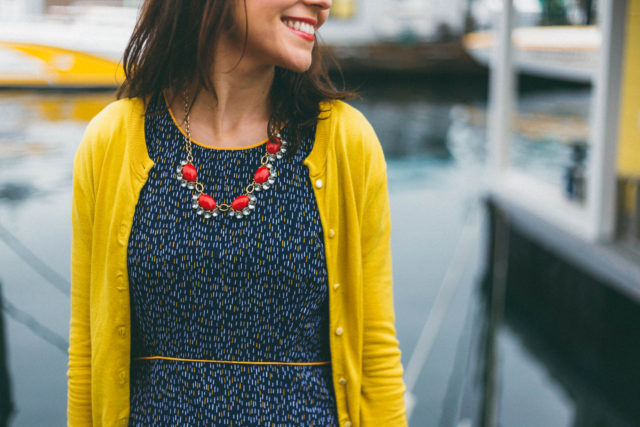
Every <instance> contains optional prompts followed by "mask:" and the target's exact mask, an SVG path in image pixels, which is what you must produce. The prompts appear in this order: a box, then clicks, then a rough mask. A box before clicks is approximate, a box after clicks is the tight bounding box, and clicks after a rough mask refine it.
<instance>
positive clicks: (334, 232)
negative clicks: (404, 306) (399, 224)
mask: <svg viewBox="0 0 640 427" xmlns="http://www.w3.org/2000/svg"><path fill="white" fill-rule="evenodd" d="M176 4H179V6H176ZM330 6H331V1H330V0H244V1H240V0H238V1H233V2H231V1H228V0H208V1H199V2H184V3H176V2H175V1H173V0H147V1H146V2H145V3H144V5H143V7H142V12H141V16H140V18H139V21H138V24H137V26H136V29H135V31H134V34H133V36H132V38H131V40H130V43H129V45H128V47H127V50H126V52H125V61H124V65H125V70H126V75H127V79H126V81H125V83H124V84H123V86H122V87H121V88H120V91H119V97H120V100H118V101H116V102H114V103H112V104H111V105H109V106H108V107H106V108H105V109H104V110H103V111H102V112H101V113H100V114H99V115H98V116H96V117H95V118H94V119H93V120H92V121H91V123H90V124H89V126H88V128H87V130H86V133H85V136H84V139H83V141H82V143H81V145H80V147H79V150H78V153H77V155H76V159H75V164H74V197H73V213H72V222H73V245H72V297H71V324H70V346H69V371H68V376H69V396H68V399H69V400H68V419H69V425H83V426H86V425H114V424H119V425H127V424H131V425H199V424H202V425H240V424H243V425H263V424H269V425H271V424H272V423H273V424H278V425H280V424H285V425H317V426H324V425H336V426H337V425H342V426H401V425H405V424H406V420H405V408H404V402H403V394H404V390H405V388H404V385H403V382H402V366H401V363H400V351H399V349H398V342H397V340H396V334H395V327H394V313H393V299H392V282H391V257H390V244H389V234H390V223H389V202H388V194H387V184H386V165H385V160H384V157H383V154H382V150H381V147H380V144H379V142H378V140H377V138H376V135H375V133H374V131H373V129H372V128H371V126H370V125H369V123H368V122H367V121H366V119H365V118H364V117H363V116H362V115H361V114H360V113H359V112H357V111H356V110H354V109H353V108H352V107H349V106H348V105H347V104H345V103H344V102H342V101H340V99H344V98H346V97H347V96H348V95H349V94H348V93H344V92H340V91H337V90H336V89H335V88H334V87H333V85H332V84H331V83H330V81H329V79H328V77H327V75H326V72H324V71H323V68H322V65H321V60H320V57H319V54H318V50H317V44H316V41H315V32H316V30H317V29H318V28H319V27H320V26H321V25H322V24H323V23H324V22H325V20H326V19H327V16H328V14H329V8H330Z"/></svg>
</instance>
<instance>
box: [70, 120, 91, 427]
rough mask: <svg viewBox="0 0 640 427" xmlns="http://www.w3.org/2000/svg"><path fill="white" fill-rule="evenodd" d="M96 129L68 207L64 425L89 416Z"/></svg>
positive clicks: (80, 159)
mask: <svg viewBox="0 0 640 427" xmlns="http://www.w3.org/2000/svg"><path fill="white" fill-rule="evenodd" d="M96 136H97V135H96V130H95V129H94V126H92V125H91V124H90V125H89V127H88V128H87V131H85V135H84V137H83V140H82V142H81V144H80V146H79V148H78V151H77V153H76V156H75V160H74V166H73V197H72V205H71V225H72V239H71V315H70V323H69V366H68V371H67V377H68V390H67V423H68V425H69V426H89V425H91V424H92V417H91V330H90V304H89V297H90V283H91V279H90V278H91V246H92V234H93V214H94V205H95V199H94V188H93V187H94V184H93V173H94V171H93V161H94V158H93V153H92V147H93V146H94V141H95V139H96Z"/></svg>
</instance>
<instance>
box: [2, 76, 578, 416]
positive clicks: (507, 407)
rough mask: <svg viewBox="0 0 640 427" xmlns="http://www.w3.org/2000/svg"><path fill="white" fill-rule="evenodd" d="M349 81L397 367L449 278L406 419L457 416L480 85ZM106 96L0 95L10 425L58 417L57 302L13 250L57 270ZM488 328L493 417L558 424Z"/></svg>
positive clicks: (511, 345) (529, 364) (522, 367)
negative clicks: (384, 203)
mask: <svg viewBox="0 0 640 427" xmlns="http://www.w3.org/2000/svg"><path fill="white" fill-rule="evenodd" d="M358 83H359V84H360V85H361V87H362V90H361V92H362V99H359V100H355V101H353V102H352V103H353V104H354V105H356V106H357V107H358V108H360V109H361V110H362V111H363V112H364V113H365V115H366V116H367V117H368V118H369V120H370V121H371V122H372V124H373V125H374V127H375V129H376V131H377V133H378V135H379V137H380V140H381V141H382V143H383V145H384V149H385V153H386V155H387V161H388V174H389V189H390V201H391V216H392V228H393V234H392V252H393V264H394V283H395V285H394V286H395V288H394V291H395V294H394V303H395V308H396V326H397V331H398V338H399V341H400V347H401V350H402V358H403V363H404V366H405V368H406V367H407V366H408V364H409V361H410V359H411V356H412V354H413V352H414V349H415V348H416V343H417V341H418V338H419V336H420V334H421V332H422V327H423V325H424V323H425V321H426V320H427V318H428V316H429V314H430V313H431V312H432V309H433V308H434V301H436V299H437V298H438V295H439V289H440V285H441V283H442V282H443V280H449V281H450V282H451V283H453V284H454V285H457V286H456V288H455V289H454V290H455V292H452V294H451V297H450V299H447V298H443V299H441V301H444V302H445V303H447V306H446V310H445V311H443V317H442V318H441V325H442V328H441V329H439V331H438V333H437V334H436V335H435V336H434V339H433V342H432V345H431V346H430V347H429V348H430V351H429V352H428V353H427V357H426V360H425V363H424V365H423V366H422V369H420V370H419V371H417V373H418V374H419V375H418V376H416V377H415V378H406V381H407V382H408V383H412V384H415V388H414V389H413V395H414V397H415V409H414V411H413V413H412V418H411V425H413V426H439V425H454V424H453V423H454V422H455V425H464V423H460V424H458V422H459V419H458V418H459V417H458V414H459V413H464V412H465V411H464V410H463V411H460V410H459V408H460V407H461V406H462V407H463V409H464V408H467V409H468V408H470V407H473V405H474V404H473V402H471V403H469V404H467V403H465V402H467V400H465V399H466V398H465V399H463V398H462V397H461V396H462V395H463V391H464V390H465V389H466V388H467V387H466V386H465V384H466V383H468V382H469V381H473V379H469V378H467V377H466V375H467V369H466V368H465V366H466V364H465V363H464V362H465V361H467V360H470V361H474V360H476V358H477V356H478V355H477V354H476V353H475V352H476V351H477V350H476V346H474V345H473V342H474V340H478V339H479V336H480V334H479V332H478V327H479V326H478V325H480V324H482V322H483V321H484V319H485V318H484V317H483V316H484V315H483V314H482V310H481V308H480V307H481V305H482V294H481V293H480V292H479V290H478V289H479V283H480V279H481V276H482V271H483V261H484V242H485V236H484V232H485V231H484V230H485V217H484V212H483V210H482V208H481V205H480V196H481V194H482V190H483V175H482V163H483V160H484V157H485V151H486V150H485V145H486V141H485V130H486V129H485V125H484V120H483V119H482V114H483V111H484V109H485V106H486V85H485V83H484V81H483V80H481V79H477V78H475V79H471V78H465V77H461V78H457V79H453V78H444V77H441V78H429V79H426V80H399V81H393V82H385V81H382V80H379V79H371V80H368V81H360V82H358ZM112 96H113V95H112V94H111V93H79V92H78V93H54V92H45V93H40V92H0V114H1V116H2V117H3V118H4V120H2V121H1V122H0V225H1V226H2V227H4V228H5V229H6V230H8V231H9V232H10V233H11V235H12V236H14V237H15V238H16V239H18V240H19V242H20V243H19V244H18V243H15V242H13V243H11V242H12V241H11V240H10V238H9V237H7V235H6V233H5V234H2V233H0V236H3V237H2V240H3V241H1V242H0V281H1V282H2V291H3V294H4V298H5V300H6V301H5V302H6V303H8V304H10V306H7V307H6V308H5V311H4V319H5V332H6V340H7V344H8V354H7V357H8V361H7V363H8V367H9V370H10V374H11V381H12V383H11V385H12V396H13V400H14V403H15V406H16V414H15V416H14V418H13V423H12V425H16V426H19V425H28V426H52V425H64V424H65V420H66V412H65V411H66V369H67V356H66V348H65V347H64V345H66V340H67V339H68V324H69V300H68V297H67V296H66V295H65V292H61V291H60V290H59V289H58V288H56V287H55V286H53V285H51V284H50V283H49V282H48V281H47V280H45V279H44V278H43V277H42V275H40V274H39V273H38V272H37V271H36V270H34V268H32V266H30V265H29V264H27V262H25V258H27V255H28V254H24V253H23V252H24V248H27V250H28V251H31V252H32V255H35V256H37V257H38V258H39V259H41V260H43V261H44V262H45V263H46V264H47V265H49V266H50V267H51V268H52V269H53V270H54V271H55V272H57V274H59V275H60V276H62V277H63V278H64V279H66V280H68V279H69V253H70V219H69V216H70V203H71V167H72V162H73V154H74V152H75V149H76V147H77V144H78V142H79V140H80V138H81V135H82V132H83V129H84V127H85V126H86V122H87V121H88V120H89V119H90V118H91V117H92V116H93V115H94V114H95V113H96V112H97V111H99V110H100V108H102V106H104V105H106V104H107V103H108V102H109V101H110V100H111V99H112ZM546 96H547V99H550V98H551V99H553V101H554V102H561V99H562V97H561V96H557V95H554V94H553V93H548V94H547V95H546ZM576 96H577V97H578V98H580V97H582V99H583V100H584V97H585V96H587V95H585V94H584V93H583V94H576ZM571 102H573V101H571ZM478 117H480V119H478ZM551 151H553V150H551ZM543 155H544V153H543ZM547 156H548V154H547ZM542 164H545V165H546V163H545V162H542ZM465 230H466V231H465ZM17 245H18V246H17ZM19 245H23V246H19ZM20 248H22V249H20ZM20 253H22V255H23V257H21V256H20V255H19V254H20ZM28 256H29V257H30V256H31V255H28ZM452 259H455V260H456V261H455V262H453V263H452ZM451 277H454V278H457V280H450V278H451ZM5 305H6V304H5ZM498 337H499V338H498V342H499V348H500V353H501V354H502V359H501V362H500V363H501V365H500V367H499V370H500V376H501V378H502V383H501V386H502V391H501V395H500V402H499V406H500V424H501V425H506V426H511V425H525V424H522V423H520V421H521V420H522V419H525V418H527V419H530V420H532V421H531V422H530V423H529V424H526V425H545V426H565V425H566V426H568V425H571V414H572V413H573V406H574V405H575V402H574V401H573V398H572V397H571V396H567V395H566V393H565V392H564V391H563V389H562V387H561V386H560V385H558V384H557V383H556V382H555V381H554V379H553V377H551V376H549V375H547V374H546V371H545V366H544V363H543V362H541V361H540V360H538V359H536V357H535V355H532V354H531V353H529V351H528V350H527V347H526V346H524V345H523V344H522V343H521V342H520V340H519V337H518V335H517V334H516V333H514V332H512V331H510V330H509V329H508V328H507V327H503V328H501V329H500V330H499V332H498ZM61 340H62V341H61ZM61 342H62V344H61ZM471 400H473V399H471ZM465 405H466V406H465ZM471 412H473V411H471ZM543 413H544V417H541V416H542V414H543ZM472 418H473V417H472ZM475 421H476V420H475V419H471V420H470V423H471V424H467V425H476V424H475ZM538 421H539V422H538Z"/></svg>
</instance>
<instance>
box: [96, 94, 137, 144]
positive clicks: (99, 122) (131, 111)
mask: <svg viewBox="0 0 640 427" xmlns="http://www.w3.org/2000/svg"><path fill="white" fill-rule="evenodd" d="M139 120H144V103H143V101H142V100H141V99H139V98H126V99H119V100H117V101H113V102H111V103H110V104H109V105H107V106H106V107H104V108H103V109H102V111H100V112H99V113H98V114H96V116H95V117H94V118H93V119H91V121H90V122H89V124H88V125H87V129H86V131H85V138H84V139H86V138H87V137H94V138H95V137H98V136H101V137H103V138H105V137H111V136H114V135H117V134H118V133H121V132H126V131H127V130H128V129H130V128H131V125H132V124H133V123H135V122H136V121H139Z"/></svg>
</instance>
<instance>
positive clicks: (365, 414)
mask: <svg viewBox="0 0 640 427" xmlns="http://www.w3.org/2000/svg"><path fill="white" fill-rule="evenodd" d="M365 129H366V131H365V138H366V139H367V141H364V143H365V147H367V148H366V152H365V153H366V154H365V156H364V158H365V169H364V171H365V183H364V186H365V191H364V194H365V199H364V211H363V219H362V221H361V224H362V226H361V239H362V242H361V244H362V267H363V307H364V313H363V317H364V318H363V322H364V325H363V362H362V363H363V369H362V371H363V372H362V394H361V412H360V420H361V425H362V426H363V427H369V426H393V427H398V426H405V425H407V421H406V409H405V403H404V393H405V385H404V382H403V379H402V374H403V368H402V364H401V360H400V349H399V347H398V340H397V338H396V330H395V316H394V309H393V286H392V277H391V272H392V270H391V240H390V237H391V219H390V211H389V194H388V189H387V173H386V162H385V159H384V154H383V152H382V147H381V146H380V142H379V141H378V138H377V136H376V134H375V132H374V131H373V128H371V126H370V125H369V124H368V122H367V126H366V128H365Z"/></svg>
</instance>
